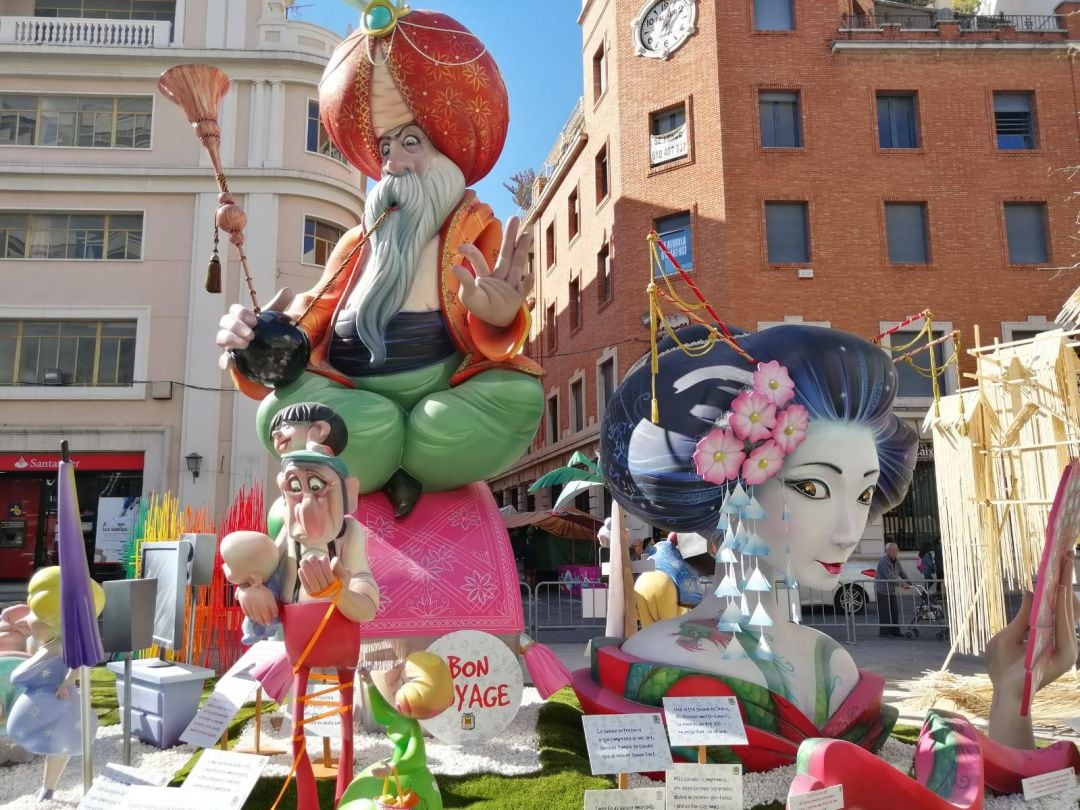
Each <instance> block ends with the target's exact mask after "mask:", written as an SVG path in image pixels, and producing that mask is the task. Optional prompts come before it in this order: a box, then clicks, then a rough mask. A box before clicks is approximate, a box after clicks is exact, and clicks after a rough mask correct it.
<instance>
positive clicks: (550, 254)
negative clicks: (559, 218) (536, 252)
mask: <svg viewBox="0 0 1080 810" xmlns="http://www.w3.org/2000/svg"><path fill="white" fill-rule="evenodd" d="M544 250H545V252H546V254H547V269H548V270H550V269H551V268H552V267H554V266H555V221H554V220H552V221H551V222H550V223H548V226H547V230H546V231H545V232H544Z"/></svg>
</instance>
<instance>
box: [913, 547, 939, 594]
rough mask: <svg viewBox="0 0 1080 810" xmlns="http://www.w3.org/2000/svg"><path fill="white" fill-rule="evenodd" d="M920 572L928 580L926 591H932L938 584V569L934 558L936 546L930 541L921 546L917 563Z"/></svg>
mask: <svg viewBox="0 0 1080 810" xmlns="http://www.w3.org/2000/svg"><path fill="white" fill-rule="evenodd" d="M915 567H916V568H918V569H919V573H920V574H922V575H923V579H925V580H926V592H927V593H930V592H931V591H932V590H933V589H934V588H935V587H936V585H937V579H938V569H937V561H936V560H935V559H934V547H933V546H932V545H931V544H930V543H923V544H922V545H921V546H919V561H918V562H917V563H916V564H915Z"/></svg>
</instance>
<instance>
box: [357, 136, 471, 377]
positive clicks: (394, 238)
mask: <svg viewBox="0 0 1080 810" xmlns="http://www.w3.org/2000/svg"><path fill="white" fill-rule="evenodd" d="M464 193H465V176H464V175H463V174H462V173H461V169H459V168H458V167H457V166H456V165H455V164H454V162H453V161H451V160H450V159H449V158H447V157H445V156H444V155H436V156H435V157H434V158H433V159H432V162H431V165H430V166H429V168H428V170H427V172H425V173H424V174H423V175H417V174H414V173H413V172H406V173H405V174H398V175H387V176H386V177H384V178H383V179H382V180H380V181H379V182H378V183H376V184H375V187H374V188H372V190H371V194H369V195H368V198H367V204H366V206H365V208H364V226H365V227H367V228H369V229H370V228H371V226H372V224H373V223H374V222H375V220H376V219H378V217H379V215H380V214H382V212H383V211H385V210H386V209H387V208H389V207H390V206H391V205H397V207H398V209H399V210H397V211H394V212H393V213H391V214H390V215H389V216H387V217H386V219H385V220H383V222H382V224H381V225H380V226H379V228H378V230H377V231H375V233H373V234H372V235H371V240H370V242H371V254H370V255H371V258H370V260H369V261H368V263H367V265H366V266H365V268H364V273H363V275H362V276H361V277H360V281H359V282H357V285H356V289H355V290H354V291H353V293H352V295H351V296H350V302H349V305H348V311H349V313H350V314H351V313H355V322H356V333H357V336H358V337H359V338H360V340H361V341H363V343H364V345H365V346H367V348H368V351H370V352H371V365H372V366H381V365H382V364H383V363H384V362H385V361H386V344H385V341H384V334H385V330H386V325H387V324H388V323H389V322H390V319H391V318H393V317H394V316H395V315H397V314H398V312H400V311H401V307H402V305H403V304H404V303H405V299H406V298H407V297H408V295H409V289H410V287H411V286H412V280H413V278H414V277H415V276H416V274H417V272H416V271H417V263H418V262H419V260H420V256H421V254H422V253H423V251H424V248H425V247H427V244H428V243H429V242H430V241H431V240H432V239H433V238H434V237H435V235H436V234H437V233H438V232H439V229H440V228H441V227H442V225H443V222H444V221H445V220H446V218H447V217H448V216H449V215H450V213H451V212H452V211H453V210H454V206H456V205H457V204H458V203H459V202H460V201H461V197H462V195H463V194H464Z"/></svg>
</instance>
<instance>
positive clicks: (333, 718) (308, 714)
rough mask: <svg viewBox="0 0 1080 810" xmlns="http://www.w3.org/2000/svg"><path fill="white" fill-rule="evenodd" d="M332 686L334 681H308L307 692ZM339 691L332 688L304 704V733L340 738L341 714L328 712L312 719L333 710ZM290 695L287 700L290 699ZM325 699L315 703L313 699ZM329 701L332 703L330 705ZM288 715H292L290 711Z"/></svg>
mask: <svg viewBox="0 0 1080 810" xmlns="http://www.w3.org/2000/svg"><path fill="white" fill-rule="evenodd" d="M333 686H334V683H332V682H329V681H325V682H324V681H316V680H311V681H308V685H307V693H308V695H311V694H313V693H315V692H322V691H323V690H324V689H330V688H332V687H333ZM340 696H341V692H340V691H339V690H338V689H334V690H333V691H332V692H325V693H324V694H321V695H319V696H318V697H317V698H315V699H314V700H310V701H308V702H306V703H305V704H304V733H305V734H307V735H309V736H311V737H329V738H330V739H332V740H337V739H340V738H341V715H340V714H330V715H327V716H326V717H320V718H319V719H318V720H313V719H312V718H313V717H319V715H320V714H326V713H327V712H330V711H333V710H334V706H337V705H339V701H340ZM292 699H293V698H292V696H291V695H290V697H289V700H290V701H292ZM316 700H317V701H326V703H325V704H320V703H316V702H314V701H316ZM331 703H332V704H333V705H331ZM289 716H290V717H291V716H292V714H291V712H290V715H289Z"/></svg>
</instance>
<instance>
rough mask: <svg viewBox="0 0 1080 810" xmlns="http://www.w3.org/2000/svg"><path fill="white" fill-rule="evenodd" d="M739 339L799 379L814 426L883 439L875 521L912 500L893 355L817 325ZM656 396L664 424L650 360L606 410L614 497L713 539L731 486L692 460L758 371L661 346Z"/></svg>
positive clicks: (728, 352)
mask: <svg viewBox="0 0 1080 810" xmlns="http://www.w3.org/2000/svg"><path fill="white" fill-rule="evenodd" d="M706 337H707V332H706V331H705V329H704V328H703V327H700V326H692V327H687V328H685V329H681V330H679V339H680V341H681V342H683V343H684V344H686V343H689V344H691V345H697V346H699V347H702V346H703V342H704V340H705V339H706ZM737 340H738V343H739V345H740V346H742V347H743V348H744V349H745V350H746V352H747V353H749V354H750V355H751V356H752V357H753V358H754V360H755V361H756V362H767V361H769V360H777V361H779V362H780V363H781V365H783V366H786V367H787V370H788V374H790V376H791V379H792V380H793V381H794V383H795V401H796V402H798V403H800V404H802V405H803V406H805V407H806V409H807V410H808V411H809V412H810V419H811V421H813V420H816V419H826V420H830V421H837V422H848V423H852V424H857V425H864V426H866V427H867V428H869V429H870V431H871V432H872V433H873V435H874V441H875V444H876V446H877V453H878V463H879V465H880V468H881V474H880V477H879V479H878V485H877V489H876V491H875V493H874V498H873V501H872V502H871V505H870V516H871V518H873V517H877V516H878V515H880V514H882V513H883V512H886V511H888V510H889V509H891V508H892V507H893V506H895V505H896V504H898V503H900V501H902V500H903V499H904V495H905V494H906V493H907V489H908V486H909V485H910V484H911V478H912V475H913V472H914V469H915V458H916V453H917V450H918V441H919V438H918V435H917V434H916V432H915V431H914V430H913V429H912V428H911V427H909V426H908V425H906V424H905V423H904V422H902V421H900V419H898V418H897V417H896V416H895V415H894V414H893V412H892V406H893V401H894V399H895V398H896V389H897V376H896V369H895V368H894V367H893V363H892V359H891V358H890V357H889V356H888V355H887V354H886V353H885V351H884V350H882V349H881V348H880V347H879V346H875V345H874V344H872V343H870V342H869V341H867V340H863V339H862V338H859V337H856V336H855V335H850V334H848V333H846V332H840V331H837V330H835V329H824V328H821V327H816V326H804V325H799V324H786V325H782V326H775V327H773V328H771V329H766V330H763V331H761V332H756V333H751V334H742V335H738V337H737ZM659 350H660V359H659V374H658V375H657V379H656V396H657V398H658V400H659V409H660V423H659V424H656V425H654V424H652V422H651V421H650V406H651V392H650V387H651V381H650V373H649V364H648V362H647V360H648V357H646V358H644V360H643V361H642V362H639V363H637V364H636V365H635V366H634V367H633V368H631V369H630V371H629V372H628V373H627V375H626V378H625V379H624V380H623V381H622V383H621V384H620V385H619V387H618V388H617V389H616V391H615V393H614V395H613V396H612V398H611V401H610V402H609V403H608V406H607V410H606V412H605V414H604V421H603V425H602V427H601V432H600V456H601V460H602V463H603V470H604V478H605V479H606V482H607V485H608V487H609V489H610V491H611V494H612V497H614V499H615V500H616V501H618V502H619V503H620V504H621V505H622V506H623V507H624V508H625V509H626V510H627V511H629V512H630V513H632V514H634V515H637V516H638V517H640V518H642V519H643V520H645V521H646V522H648V523H650V524H652V525H653V526H657V527H659V528H661V529H664V530H665V531H680V532H694V531H699V532H705V533H709V532H711V531H712V529H713V528H714V527H715V525H716V520H717V510H718V509H719V507H720V503H721V501H722V500H723V496H724V492H725V489H724V488H723V487H720V486H717V485H715V484H710V483H709V482H707V481H705V480H703V479H702V478H701V477H700V476H699V475H698V474H697V473H696V472H695V470H694V465H693V461H692V458H691V456H692V455H693V452H694V447H695V445H696V444H697V441H698V439H700V438H701V437H702V436H704V435H705V434H706V433H707V432H708V431H709V430H711V429H712V428H713V427H714V426H715V423H716V420H717V419H718V418H720V416H722V415H723V414H725V413H726V412H727V411H729V410H730V409H731V403H732V401H733V400H734V399H735V397H736V396H738V394H739V392H740V391H741V390H742V388H743V387H744V386H746V385H748V384H749V383H750V378H751V374H752V373H753V371H754V369H755V368H756V366H755V365H751V364H750V363H748V362H747V361H746V360H745V359H743V358H742V357H741V356H740V355H739V354H737V353H736V352H735V351H734V350H733V349H731V347H729V346H727V345H726V344H724V343H721V342H717V343H716V344H715V345H713V347H712V348H711V349H709V350H708V351H707V352H705V353H704V354H701V355H699V356H696V357H694V356H690V355H688V354H686V353H685V352H683V351H682V350H681V349H679V348H678V347H677V346H676V345H675V344H674V342H673V341H671V340H670V339H669V338H668V339H665V340H663V341H661V343H660V346H659Z"/></svg>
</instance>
